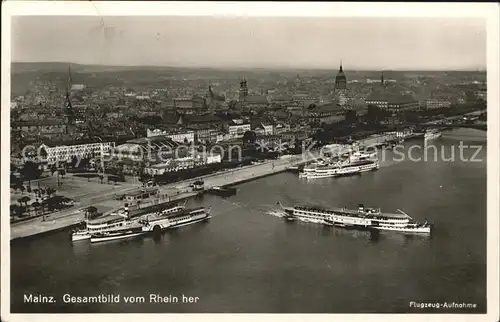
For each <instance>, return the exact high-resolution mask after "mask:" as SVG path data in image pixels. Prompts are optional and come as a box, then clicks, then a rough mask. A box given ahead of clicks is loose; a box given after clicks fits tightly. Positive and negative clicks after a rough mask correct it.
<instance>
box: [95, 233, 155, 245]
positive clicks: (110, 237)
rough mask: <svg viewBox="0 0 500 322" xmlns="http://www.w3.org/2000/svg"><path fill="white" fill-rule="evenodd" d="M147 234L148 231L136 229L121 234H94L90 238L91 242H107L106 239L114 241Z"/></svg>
mask: <svg viewBox="0 0 500 322" xmlns="http://www.w3.org/2000/svg"><path fill="white" fill-rule="evenodd" d="M144 234H146V232H144V231H142V230H140V231H134V232H128V233H121V234H116V235H115V234H110V235H104V236H95V235H94V236H92V237H91V238H90V242H91V243H100V242H106V241H112V240H120V239H127V238H133V237H138V236H142V235H144Z"/></svg>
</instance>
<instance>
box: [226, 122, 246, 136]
mask: <svg viewBox="0 0 500 322" xmlns="http://www.w3.org/2000/svg"><path fill="white" fill-rule="evenodd" d="M251 129H252V126H251V124H250V123H248V122H245V121H243V120H241V119H234V120H232V122H231V123H230V124H229V128H228V130H229V136H230V137H232V138H236V137H242V136H243V134H244V133H245V132H246V131H250V130H251Z"/></svg>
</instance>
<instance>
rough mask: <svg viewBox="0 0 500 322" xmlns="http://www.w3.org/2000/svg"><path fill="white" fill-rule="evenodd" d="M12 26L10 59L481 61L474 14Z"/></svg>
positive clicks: (333, 63)
mask: <svg viewBox="0 0 500 322" xmlns="http://www.w3.org/2000/svg"><path fill="white" fill-rule="evenodd" d="M11 32H12V47H11V50H12V51H11V52H12V61H13V62H71V63H79V64H104V65H125V66H132V65H134V66H138V65H147V66H178V67H214V68H312V69H316V68H318V69H329V68H338V66H339V64H340V61H341V60H342V62H343V65H344V67H345V68H346V69H352V70H355V69H358V70H363V69H364V70H387V69H392V70H397V69H406V70H466V69H473V70H476V69H486V27H485V21H484V20H482V19H479V18H371V17H369V18H366V17H358V18H348V17H329V18H318V17H303V18H291V17H247V18H245V17H200V16H198V17H195V16H183V17H182V16H170V17H168V16H163V17H161V16H123V17H116V16H108V17H99V16H52V17H51V16H16V17H12V30H11Z"/></svg>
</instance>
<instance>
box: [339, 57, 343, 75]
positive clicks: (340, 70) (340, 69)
mask: <svg viewBox="0 0 500 322" xmlns="http://www.w3.org/2000/svg"><path fill="white" fill-rule="evenodd" d="M342 71H343V70H342V59H341V60H340V68H339V72H342Z"/></svg>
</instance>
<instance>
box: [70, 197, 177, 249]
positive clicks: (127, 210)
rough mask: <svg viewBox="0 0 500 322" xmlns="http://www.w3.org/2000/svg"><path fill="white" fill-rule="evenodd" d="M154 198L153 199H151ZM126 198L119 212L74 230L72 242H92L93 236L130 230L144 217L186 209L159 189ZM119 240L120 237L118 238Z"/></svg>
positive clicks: (106, 215) (86, 223) (112, 212)
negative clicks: (163, 194) (162, 194)
mask: <svg viewBox="0 0 500 322" xmlns="http://www.w3.org/2000/svg"><path fill="white" fill-rule="evenodd" d="M151 197H152V198H151ZM124 198H125V202H126V203H125V205H124V207H123V208H120V209H119V210H115V211H111V212H109V213H107V214H105V215H104V216H102V217H100V218H95V219H87V220H85V222H84V225H85V226H84V228H81V229H77V230H73V231H72V233H71V240H72V241H74V242H75V241H82V240H90V239H91V237H92V236H93V235H96V234H101V233H104V232H107V231H114V232H115V233H116V231H117V230H120V229H128V228H129V227H131V225H133V224H136V223H137V221H138V220H139V219H140V218H141V217H142V216H144V215H147V214H150V213H156V212H158V211H162V212H164V213H171V212H177V211H180V210H182V209H184V207H185V203H184V204H180V203H178V202H169V201H168V198H165V197H164V196H161V195H160V194H159V190H158V189H157V188H152V189H142V190H140V191H136V192H133V193H130V194H128V195H126V196H124ZM116 237H117V238H118V236H116Z"/></svg>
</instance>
